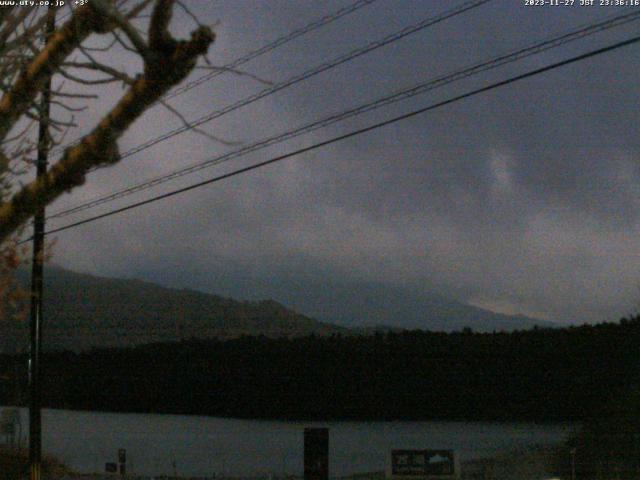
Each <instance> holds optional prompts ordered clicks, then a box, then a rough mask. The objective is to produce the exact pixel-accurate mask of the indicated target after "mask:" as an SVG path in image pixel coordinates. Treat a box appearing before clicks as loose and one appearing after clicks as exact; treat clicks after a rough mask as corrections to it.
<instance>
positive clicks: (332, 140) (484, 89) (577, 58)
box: [20, 36, 640, 243]
mask: <svg viewBox="0 0 640 480" xmlns="http://www.w3.org/2000/svg"><path fill="white" fill-rule="evenodd" d="M638 42H640V36H636V37H633V38H631V39H628V40H624V41H622V42H618V43H615V44H612V45H609V46H606V47H603V48H599V49H597V50H592V51H590V52H587V53H584V54H582V55H578V56H575V57H572V58H569V59H567V60H562V61H560V62H556V63H553V64H551V65H547V66H546V67H541V68H537V69H535V70H530V71H528V72H526V73H523V74H520V75H516V76H514V77H510V78H508V79H506V80H502V81H499V82H495V83H492V84H490V85H487V86H485V87H481V88H478V89H475V90H471V91H469V92H467V93H463V94H461V95H457V96H455V97H452V98H449V99H448V100H443V101H441V102H438V103H434V104H432V105H429V106H427V107H423V108H420V109H418V110H414V111H412V112H409V113H405V114H403V115H399V116H396V117H393V118H391V119H389V120H385V121H383V122H378V123H375V124H373V125H369V126H368V127H364V128H360V129H358V130H354V131H351V132H349V133H345V134H343V135H339V136H337V137H333V138H330V139H329V140H325V141H323V142H319V143H315V144H313V145H311V146H308V147H304V148H300V149H297V150H294V151H292V152H289V153H285V154H283V155H279V156H276V157H273V158H271V159H269V160H265V161H263V162H259V163H256V164H254V165H250V166H247V167H244V168H240V169H238V170H234V171H233V172H229V173H225V174H223V175H218V176H216V177H213V178H210V179H208V180H204V181H202V182H198V183H194V184H192V185H189V186H187V187H183V188H179V189H177V190H173V191H171V192H168V193H164V194H161V195H157V196H155V197H152V198H149V199H147V200H143V201H140V202H136V203H133V204H130V205H127V206H125V207H121V208H117V209H114V210H111V211H109V212H106V213H103V214H100V215H95V216H93V217H90V218H86V219H84V220H80V221H78V222H74V223H71V224H68V225H65V226H63V227H59V228H55V229H53V230H49V231H47V232H45V235H51V234H53V233H58V232H62V231H64V230H69V229H71V228H75V227H78V226H80V225H84V224H87V223H91V222H94V221H96V220H100V219H102V218H106V217H110V216H112V215H116V214H118V213H122V212H125V211H127V210H132V209H134V208H138V207H141V206H143V205H147V204H149V203H154V202H157V201H159V200H163V199H165V198H169V197H173V196H175V195H178V194H180V193H184V192H188V191H190V190H194V189H196V188H199V187H202V186H205V185H209V184H212V183H216V182H219V181H222V180H225V179H227V178H231V177H235V176H237V175H240V174H242V173H246V172H249V171H251V170H256V169H258V168H262V167H265V166H267V165H271V164H272V163H276V162H279V161H282V160H285V159H287V158H291V157H294V156H296V155H300V154H302V153H306V152H310V151H312V150H316V149H318V148H321V147H325V146H327V145H331V144H333V143H337V142H339V141H342V140H346V139H348V138H351V137H355V136H357V135H361V134H363V133H367V132H370V131H372V130H377V129H378V128H382V127H385V126H387V125H391V124H393V123H396V122H399V121H401V120H406V119H409V118H412V117H415V116H417V115H420V114H423V113H426V112H429V111H431V110H435V109H437V108H440V107H443V106H445V105H450V104H452V103H455V102H458V101H460V100H463V99H466V98H469V97H472V96H475V95H479V94H481V93H485V92H488V91H491V90H494V89H496V88H499V87H503V86H505V85H509V84H511V83H514V82H518V81H520V80H524V79H526V78H531V77H533V76H536V75H540V74H542V73H545V72H548V71H550V70H554V69H556V68H560V67H563V66H566V65H570V64H572V63H576V62H579V61H582V60H586V59H587V58H591V57H595V56H597V55H601V54H603V53H607V52H611V51H613V50H617V49H619V48H622V47H625V46H629V45H632V44H635V43H638ZM25 241H26V240H25ZM23 242H24V241H23ZM20 243H22V242H20Z"/></svg>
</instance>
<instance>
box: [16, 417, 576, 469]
mask: <svg viewBox="0 0 640 480" xmlns="http://www.w3.org/2000/svg"><path fill="white" fill-rule="evenodd" d="M21 415H22V424H23V430H25V431H28V415H27V411H26V409H21ZM42 422H43V449H44V450H45V452H46V453H50V454H52V455H54V456H56V457H57V458H59V459H61V460H62V461H64V462H65V463H66V464H67V465H69V466H70V467H71V468H73V469H74V470H76V471H79V472H83V473H91V472H103V471H104V464H105V462H115V461H117V451H118V449H119V448H126V450H127V462H128V471H129V472H131V473H136V474H139V475H163V474H164V475H169V474H174V473H177V474H179V475H185V476H213V474H214V473H215V474H216V475H217V476H224V475H234V476H235V475H246V476H254V475H263V474H274V475H281V474H283V473H285V474H296V475H299V474H301V473H302V471H303V464H302V455H303V444H302V440H303V430H304V428H305V427H310V426H313V427H317V426H323V427H328V428H329V455H330V475H332V476H340V475H346V474H350V473H357V472H367V471H376V470H384V469H385V466H386V461H387V458H388V456H389V452H390V450H391V449H396V448H446V449H454V450H456V451H457V452H458V455H459V456H460V459H461V460H462V461H464V460H467V459H471V458H478V457H482V456H486V455H491V454H493V453H496V452H498V451H501V450H505V449H511V448H519V447H524V446H528V445H534V444H552V443H558V442H561V441H562V440H563V439H564V438H566V436H567V435H568V434H569V433H571V432H572V431H573V428H572V427H571V426H567V425H551V426H550V425H535V424H524V423H519V424H495V423H481V422H473V423H464V422H324V423H323V422H304V423H303V422H281V421H255V420H235V419H224V418H216V417H197V416H182V415H151V414H120V413H100V412H78V411H70V410H49V409H45V410H43V416H42ZM23 443H26V439H24V438H23ZM174 465H175V467H174Z"/></svg>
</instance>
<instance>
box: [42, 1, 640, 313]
mask: <svg viewBox="0 0 640 480" xmlns="http://www.w3.org/2000/svg"><path fill="white" fill-rule="evenodd" d="M347 3H348V2H338V1H336V2H320V3H318V2H311V1H299V2H288V1H287V2H284V1H270V2H249V1H238V2H216V3H211V4H208V5H207V7H204V6H202V5H203V4H202V3H199V2H198V3H197V4H195V3H194V5H197V7H195V8H194V9H195V10H197V11H198V15H200V16H201V17H202V18H203V20H204V21H211V22H213V21H214V20H216V19H219V20H220V26H219V27H218V34H219V36H218V40H217V42H216V45H214V47H213V48H212V50H211V55H210V58H211V59H212V61H213V62H214V63H218V64H220V63H224V62H225V61H229V60H231V59H233V58H235V57H237V56H239V55H242V54H244V53H246V52H247V51H250V50H251V49H253V48H256V47H257V46H258V45H261V44H264V43H267V42H269V41H271V40H273V39H274V38H276V37H277V36H278V35H280V34H281V33H283V32H285V31H289V30H292V29H294V28H296V27H299V26H300V25H302V24H304V23H305V22H307V21H310V20H311V19H314V18H317V17H318V16H321V15H323V14H326V13H328V12H330V11H332V10H334V9H336V8H338V7H339V6H343V5H346V4H347ZM435 4H436V3H435V2H434V3H430V2H411V1H406V2H405V1H390V0H380V1H379V2H376V3H374V4H373V5H371V6H369V7H366V8H365V9H363V10H362V11H361V12H358V13H355V14H353V15H352V16H349V17H347V18H345V19H342V20H341V21H339V22H336V24H334V25H331V26H330V27H328V28H327V29H323V30H322V31H319V32H316V33H314V34H311V35H309V36H308V37H305V38H304V39H300V40H299V41H296V42H292V43H291V44H290V45H287V46H285V47H283V48H282V49H279V50H276V51H274V52H273V53H272V54H269V55H265V56H264V57H261V58H260V59H258V60H256V61H255V62H252V63H250V64H247V65H246V66H245V67H243V68H246V70H248V71H250V72H251V73H255V74H259V75H260V76H262V77H265V78H269V79H272V80H274V81H278V80H281V79H284V78H287V77H288V76H290V75H292V74H294V73H295V72H299V71H300V70H302V69H305V68H308V67H310V66H312V65H315V64H316V63H319V62H321V61H324V60H326V59H328V58H331V57H334V56H336V55H338V54H340V53H343V52H345V51H349V50H350V49H352V48H355V47H357V46H360V45H362V44H364V43H366V42H367V41H370V40H372V39H375V38H379V37H381V36H383V35H385V34H386V33H389V32H392V31H394V30H396V29H398V28H401V26H403V25H407V24H409V23H412V22H416V21H417V20H418V19H420V18H422V17H425V16H427V15H430V14H434V13H436V10H437V9H436V8H435V7H434V5H435ZM437 4H438V5H439V8H438V10H439V9H444V8H450V7H453V6H454V5H455V4H456V2H449V1H447V2H438V3H437ZM621 8H622V7H621ZM616 12H621V10H615V9H607V8H604V7H602V8H601V7H593V8H588V7H580V6H574V7H573V8H568V7H567V8H564V9H563V8H560V7H545V8H542V7H538V8H532V7H529V8H526V7H524V6H522V4H521V2H509V1H496V2H493V3H492V4H490V5H487V6H485V7H481V8H479V9H477V10H476V11H474V12H469V13H467V14H465V15H464V16H461V17H459V18H456V19H454V20H452V21H450V22H446V23H443V24H441V25H439V26H437V27H435V28H433V29H430V30H429V31H426V32H424V33H421V34H418V35H415V36H412V37H410V38H408V39H406V40H403V41H401V42H398V43H397V44H395V45H393V46H390V47H386V48H384V49H381V50H380V51H377V52H374V53H372V54H370V55H367V56H365V57H362V58H360V59H358V60H355V61H354V62H352V63H349V64H347V65H344V66H342V67H339V68H337V69H335V70H332V71H331V72H327V73H325V74H322V75H320V76H318V77H316V78H314V79H311V80H309V81H307V82H304V83H301V84H299V85H296V86H294V87H292V88H291V89H287V90H286V91H283V92H281V93H278V94H276V95H273V96H271V97H269V98H267V99H264V100H262V101H260V102H256V103H255V104H253V105H251V106H249V107H246V108H244V109H242V110H240V111H238V112H234V113H233V114H230V115H228V116H225V117H224V118H222V119H220V120H218V121H216V122H215V123H212V124H211V125H208V126H207V127H206V128H207V130H208V131H210V132H212V133H214V134H216V135H218V136H220V137H222V138H225V139H228V140H237V141H241V142H251V141H254V140H255V139H258V138H261V137H264V136H268V135H271V134H274V133H277V132H281V131H285V130H287V129H289V128H292V127H295V126H298V125H301V124H303V123H305V122H308V121H311V120H314V119H317V118H320V117H321V116H322V115H326V114H329V113H333V112H337V111H340V110H341V109H343V108H347V107H351V106H355V105H357V104H359V103H360V102H364V101H367V100H371V99H374V98H377V97H379V96H382V95H384V94H387V93H389V92H391V91H394V90H397V89H399V88H401V87H405V86H408V85H412V84H414V83H416V82H418V81H421V80H424V79H426V78H430V77H432V76H435V75H440V74H443V73H446V72H449V71H452V70H455V69H456V68H460V67H462V66H466V65H468V64H469V63H471V62H475V61H477V60H478V59H486V58H490V57H492V56H493V55H496V54H498V53H501V52H504V51H508V50H512V49H515V48H516V47H519V46H522V45H525V44H529V43H532V42H533V41H534V40H537V39H540V38H546V37H549V36H551V35H552V34H553V33H555V32H559V31H565V30H567V29H569V28H571V27H572V26H575V25H580V24H584V23H588V22H590V21H593V20H594V19H597V18H603V17H605V16H608V15H611V14H613V13H616ZM183 23H184V25H186V19H183V20H179V28H178V30H180V31H182V30H183V29H184V30H185V31H186V28H185V27H184V25H183ZM636 28H637V25H635V24H631V25H629V26H626V27H624V28H621V29H617V30H615V31H612V32H605V33H601V34H599V35H596V36H593V37H591V38H589V39H586V40H584V41H582V42H577V43H576V44H574V45H570V46H566V47H563V48H560V49H556V50H553V51H551V52H548V53H546V54H544V55H542V56H540V57H535V58H531V59H527V60H525V61H524V62H522V63H520V64H518V65H514V66H508V67H505V68H502V69H500V70H496V71H494V72H490V73H488V74H485V75H484V76H482V77H479V78H474V79H468V80H465V81H462V82H460V83H459V84H455V85H451V86H448V87H445V88H442V89H439V90H437V91H434V92H432V93H429V94H427V95H425V96H423V97H417V98H415V99H411V100H409V101H405V102H402V103H400V104H398V105H394V106H391V107H389V108H387V109H384V110H381V111H378V112H375V113H370V114H367V115H365V116H363V117H362V118H358V119H353V120H349V121H347V122H345V123H344V124H341V125H339V126H333V127H330V128H328V129H326V130H323V131H319V132H315V133H313V134H311V135H308V136H306V137H304V138H300V139H296V140H292V141H290V142H288V143H287V144H286V145H284V146H276V147H270V148H268V149H266V150H265V151H263V152H260V153H256V154H251V155H249V156H248V157H247V158H246V159H245V160H242V161H234V162H231V164H230V165H225V166H220V167H217V168H216V169H211V170H207V171H205V172H200V173H198V174H197V175H193V176H189V177H186V178H184V179H182V180H180V181H177V182H175V183H171V184H167V185H165V186H163V187H160V188H159V189H158V190H157V191H158V192H161V191H168V190H170V189H171V188H175V187H178V186H180V185H186V184H188V183H190V182H194V181H196V180H198V179H202V178H206V177H207V176H209V175H213V174H214V173H215V172H222V171H227V170H229V169H230V168H233V167H236V166H239V165H244V164H247V163H249V162H254V161H259V160H263V159H266V158H268V157H269V156H271V155H275V154H278V153H282V152H285V151H288V150H291V149H294V148H296V147H300V146H304V145H309V144H311V143H313V142H316V141H321V140H323V139H326V138H329V137H330V136H331V135H333V134H337V133H339V132H344V131H347V130H349V129H352V128H357V127H358V126H364V125H367V124H368V123H370V122H373V121H379V120H381V119H383V118H390V117H391V116H392V115H394V114H399V113H402V112H407V111H409V110H411V109H414V108H417V107H420V106H425V105H428V104H430V103H433V102H435V101H438V100H441V99H444V98H447V97H448V96H452V95H456V94H459V93H461V92H463V91H465V90H468V89H471V88H474V87H477V86H480V85H484V84H486V83H487V82H490V81H495V80H497V79H502V78H506V76H508V75H514V74H517V73H521V72H523V71H525V70H527V69H529V68H535V67H539V66H541V65H544V64H546V63H548V62H553V61H557V60H559V59H562V58H566V57H568V56H571V55H573V54H577V53H580V52H584V51H587V50H589V49H591V48H595V47H597V46H602V45H604V44H607V43H609V42H612V41H615V40H616V39H622V38H626V37H627V36H630V33H631V32H633V31H634V29H636ZM639 52H640V50H638V47H637V46H632V47H627V48H625V49H624V50H620V51H618V52H614V53H611V54H607V55H605V56H602V57H598V58H594V59H590V60H588V61H585V62H583V63H580V64H576V65H573V66H570V67H566V68H563V69H558V70H557V71H553V72H549V73H548V74H545V75H543V76H540V77H539V78H534V79H530V80H526V81H523V82H520V83H517V84H513V85H510V86H507V87H504V88H502V89H499V90H496V91H493V92H490V93H486V94H483V95H479V96H477V97H474V98H472V99H468V100H465V101H463V102H459V103H457V104H455V105H451V106H448V107H445V108H443V109H440V110H438V111H434V112H431V113H428V114H425V115H423V116H420V117H416V118H414V119H412V120H409V121H406V122H402V123H397V124H394V125H392V126H389V127H386V128H384V129H381V130H378V131H375V132H372V133H369V134H366V135H362V136H361V137H357V138H353V139H351V140H348V141H345V142H342V143H340V144H336V145H332V146H330V147H327V148H324V149H322V150H318V151H316V152H313V153H310V154H305V155H304V156H302V157H300V158H298V159H291V160H287V161H285V162H282V163H281V164H278V165H273V166H270V167H267V168H265V169H263V170H261V171H256V172H253V173H250V174H247V175H244V176H242V177H238V178H234V179H230V180H228V181H225V182H224V183H220V184H216V185H213V186H210V187H205V188H203V189H199V190H196V191H193V192H190V193H187V194H184V195H182V196H180V197H175V198H173V199H171V200H167V201H163V202H159V203H157V204H154V205H150V206H147V207H143V208H141V209H139V210H136V211H132V212H130V213H127V214H124V215H120V216H117V217H113V218H111V219H109V220H104V221H99V222H96V223H93V224H91V225H90V226H85V227H80V228H78V229H75V230H71V231H69V232H66V233H64V234H60V236H59V243H58V247H57V249H56V260H57V261H58V263H61V264H62V265H66V266H69V267H71V268H77V269H81V270H85V271H91V272H94V273H104V274H109V275H126V276H143V277H146V278H148V279H151V280H153V279H156V280H159V281H162V282H164V283H167V284H174V285H182V286H191V287H194V288H204V289H208V290H211V291H224V292H223V293H227V294H234V295H240V296H243V295H244V296H247V297H251V296H252V293H254V294H255V293H256V291H258V290H259V292H260V294H261V295H262V294H264V295H265V296H266V295H269V291H270V290H269V285H272V286H273V288H272V290H271V291H272V292H274V293H275V292H279V291H280V292H281V291H282V289H278V288H276V286H277V285H280V284H286V283H287V282H290V281H294V280H295V281H297V282H305V281H309V282H311V280H310V279H313V281H314V282H321V281H322V279H326V280H327V281H329V280H330V279H335V278H340V279H342V280H345V281H346V280H348V279H351V280H353V281H354V282H356V281H374V282H382V283H384V282H387V283H388V284H389V285H394V286H395V287H399V288H407V289H416V288H423V287H425V286H427V287H428V288H429V289H436V290H438V291H440V292H444V293H448V294H450V295H453V296H456V297H457V298H460V299H463V300H467V301H471V302H474V303H475V304H478V305H482V306H486V307H489V308H494V309H497V310H503V311H510V312H523V313H530V314H534V315H539V316H544V317H547V318H552V319H560V320H562V321H583V320H588V321H597V320H605V319H606V320H611V319H616V318H617V317H618V316H619V315H623V314H627V313H629V312H631V311H632V310H633V309H634V307H635V305H636V302H637V301H638V297H639V296H640V292H639V291H638V289H637V285H638V283H639V282H640V276H639V272H638V267H637V265H638V252H639V251H640V240H639V239H640V236H638V227H639V220H638V214H637V212H638V207H639V201H638V198H639V197H638V194H639V193H640V192H639V189H640V187H638V185H640V183H639V180H640V171H639V168H638V159H639V150H640V145H639V140H638V135H637V134H636V131H637V127H638V118H637V111H638V103H639V100H640V90H638V86H637V78H636V77H637V76H636V75H635V73H636V72H637V71H638V67H639V66H640V65H639V63H640V56H639ZM260 88H264V85H260V84H258V83H257V82H256V81H255V80H252V79H250V78H248V77H246V76H238V75H235V76H234V75H224V76H220V77H218V79H217V80H216V82H214V83H211V84H205V85H203V86H201V87H199V88H198V89H194V90H193V91H191V92H190V93H189V94H187V95H184V96H181V97H178V98H177V99H175V100H173V101H172V104H173V105H174V106H176V107H177V108H180V109H181V111H183V112H184V113H185V115H186V116H187V117H188V118H197V117H199V116H200V115H203V114H205V113H207V112H209V111H211V110H213V109H215V108H218V107H220V106H224V105H227V104H229V103H232V102H233V101H235V100H237V99H239V98H243V96H245V95H247V94H250V93H252V92H254V91H256V89H260ZM114 94H115V92H114ZM108 100H109V98H107V99H105V100H104V101H105V102H108ZM99 111H100V109H99V108H96V109H94V110H93V111H92V112H90V114H89V115H88V116H87V125H90V124H91V120H93V121H95V120H96V119H97V118H98V117H99V115H98V113H99ZM179 125H180V122H179V120H177V119H176V118H173V117H172V116H171V115H170V114H169V113H167V112H166V111H162V109H159V108H156V109H154V110H153V111H152V112H151V113H149V114H147V115H145V117H144V120H143V121H141V122H139V123H138V125H137V126H136V128H134V129H133V130H132V131H131V132H130V133H128V134H127V136H126V138H125V139H124V141H123V150H126V148H128V147H131V146H133V145H136V144H138V143H140V142H142V141H144V140H145V139H146V138H148V137H152V136H155V135H158V134H160V133H162V132H163V131H165V130H167V129H169V128H171V127H175V126H179ZM232 148H234V147H228V146H223V145H221V144H217V143H215V142H212V141H211V140H208V139H205V138H203V137H201V136H198V135H196V134H194V133H192V132H191V133H188V134H184V135H180V136H178V137H176V138H175V139H174V140H172V141H170V142H164V143H162V144H161V145H159V146H157V147H154V148H152V149H149V150H148V151H146V152H145V153H144V154H142V155H139V156H135V157H133V158H130V159H127V160H126V161H124V162H123V164H122V165H119V166H116V167H114V168H112V169H108V170H104V171H100V172H96V173H95V174H93V175H92V177H91V178H90V180H89V182H88V183H87V185H86V186H85V187H83V189H82V190H78V192H74V193H73V194H72V195H70V196H68V197H67V198H65V199H63V200H61V201H60V202H58V205H56V207H57V208H62V207H63V206H69V205H73V204H75V203H78V202H80V201H81V200H83V199H87V198H91V197H93V196H95V195H97V194H100V193H107V192H110V191H111V190H113V189H115V188H119V187H120V186H122V185H128V184H131V183H134V182H137V181H140V180H144V179H146V178H149V177H153V176H155V175H158V174H161V173H163V172H167V171H171V170H173V169H175V168H177V167H180V166H183V165H187V164H190V163H192V162H194V161H198V160H202V159H205V158H208V157H211V156H214V155H219V154H220V153H223V152H225V151H229V150H230V149H232ZM149 194H150V193H149ZM138 198H144V195H141V196H133V197H130V198H129V199H127V200H130V199H138ZM121 204H123V203H115V204H113V205H109V208H110V207H112V206H115V205H121ZM106 208H107V207H105V209H106ZM54 210H55V209H54ZM96 211H100V209H97V210H96ZM78 218H80V217H78ZM62 223H63V222H61V221H60V222H56V223H55V225H60V224H62ZM305 279H306V280H305ZM249 280H251V281H249ZM258 284H260V285H262V287H261V288H260V289H258V290H255V291H253V292H251V291H249V290H251V288H248V287H247V286H248V285H251V286H253V287H255V286H256V285H258ZM253 287H252V288H253ZM425 288H426V287H425Z"/></svg>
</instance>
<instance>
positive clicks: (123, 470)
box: [118, 448, 127, 477]
mask: <svg viewBox="0 0 640 480" xmlns="http://www.w3.org/2000/svg"><path fill="white" fill-rule="evenodd" d="M118 463H119V464H120V475H122V476H123V477H124V476H125V475H126V474H127V451H126V450H125V449H124V448H120V449H118Z"/></svg>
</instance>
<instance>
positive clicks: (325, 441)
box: [304, 428, 329, 480]
mask: <svg viewBox="0 0 640 480" xmlns="http://www.w3.org/2000/svg"><path fill="white" fill-rule="evenodd" d="M304 480H329V429H328V428H305V429H304Z"/></svg>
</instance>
